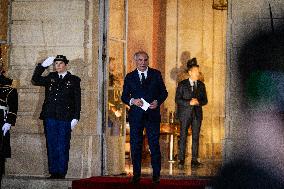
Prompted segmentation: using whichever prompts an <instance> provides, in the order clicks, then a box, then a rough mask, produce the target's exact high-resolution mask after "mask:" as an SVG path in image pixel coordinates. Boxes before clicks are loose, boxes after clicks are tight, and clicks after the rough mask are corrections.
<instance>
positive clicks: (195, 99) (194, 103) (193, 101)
mask: <svg viewBox="0 0 284 189" xmlns="http://www.w3.org/2000/svg"><path fill="white" fill-rule="evenodd" d="M189 105H191V106H198V105H199V102H198V100H197V98H192V99H191V100H190V101H189Z"/></svg>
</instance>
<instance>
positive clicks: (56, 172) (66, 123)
mask: <svg viewBox="0 0 284 189" xmlns="http://www.w3.org/2000/svg"><path fill="white" fill-rule="evenodd" d="M68 62H69V60H67V58H66V57H65V56H63V55H57V56H56V58H54V57H49V58H47V59H46V60H45V61H44V62H43V63H41V64H38V66H37V67H36V68H35V71H34V73H33V76H32V83H33V84H34V85H38V86H44V87H45V99H44V103H43V106H42V112H41V115H40V119H42V120H43V124H44V131H45V137H46V146H47V156H48V169H49V173H50V174H51V175H50V177H49V178H51V179H64V178H65V175H66V174H67V170H68V161H69V148H70V139H71V131H72V130H73V129H74V128H75V126H76V125H77V123H78V121H79V119H80V111H81V87H80V81H81V79H80V78H79V77H77V76H75V75H72V74H71V73H70V72H68V71H67V65H68ZM53 63H54V66H55V70H56V71H55V72H51V73H49V74H48V75H47V76H42V74H43V72H44V71H45V70H46V69H47V68H48V67H49V66H50V65H52V64H53Z"/></svg>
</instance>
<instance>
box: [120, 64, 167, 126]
mask: <svg viewBox="0 0 284 189" xmlns="http://www.w3.org/2000/svg"><path fill="white" fill-rule="evenodd" d="M167 96H168V92H167V90H166V86H165V84H164V82H163V78H162V75H161V72H159V71H158V70H156V69H152V68H148V73H147V78H146V81H145V85H144V87H143V86H142V85H141V84H140V79H139V75H138V71H137V70H134V71H132V72H130V73H128V74H127V75H126V77H125V79H124V85H123V92H122V95H121V100H122V101H123V102H124V103H125V104H127V105H129V102H130V99H131V98H144V99H145V100H146V101H147V102H148V103H151V102H153V101H154V100H157V101H158V107H157V108H156V109H148V110H147V111H146V112H145V111H144V110H142V109H141V108H140V107H137V106H135V105H132V106H130V110H129V114H128V118H129V122H137V121H141V119H143V114H144V113H146V114H147V115H148V118H149V119H150V120H151V121H153V122H160V121H161V115H160V105H161V104H162V103H163V102H164V101H165V100H166V98H167Z"/></svg>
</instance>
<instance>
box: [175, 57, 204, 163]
mask: <svg viewBox="0 0 284 189" xmlns="http://www.w3.org/2000/svg"><path fill="white" fill-rule="evenodd" d="M195 60H196V59H195ZM187 67H188V74H189V79H185V80H183V81H181V82H180V83H179V84H178V87H177V90H176V97H175V101H176V103H177V112H178V118H179V120H180V123H181V126H180V142H179V155H178V158H179V168H183V166H184V160H185V149H186V139H187V135H188V128H189V126H191V130H192V159H191V166H192V167H196V166H199V165H200V164H201V163H200V162H198V161H197V158H198V148H199V133H200V127H201V122H202V118H203V115H202V106H204V105H206V104H207V95H206V89H205V85H204V83H203V82H201V81H199V80H198V78H199V66H198V65H197V62H196V61H191V60H190V61H189V62H188V64H187Z"/></svg>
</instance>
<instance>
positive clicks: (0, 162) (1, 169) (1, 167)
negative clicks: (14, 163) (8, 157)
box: [0, 157, 5, 189]
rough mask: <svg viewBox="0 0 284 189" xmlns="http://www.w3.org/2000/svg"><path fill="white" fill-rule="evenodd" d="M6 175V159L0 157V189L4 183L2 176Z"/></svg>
mask: <svg viewBox="0 0 284 189" xmlns="http://www.w3.org/2000/svg"><path fill="white" fill-rule="evenodd" d="M4 173H5V158H2V157H0V189H1V183H2V176H3V174H4Z"/></svg>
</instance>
